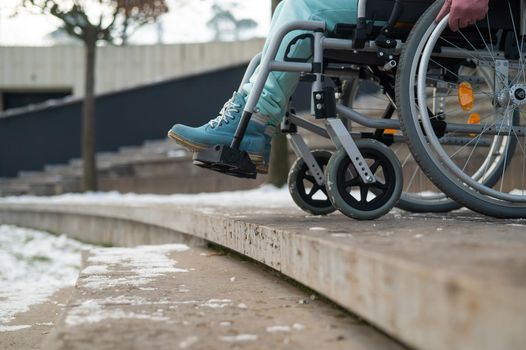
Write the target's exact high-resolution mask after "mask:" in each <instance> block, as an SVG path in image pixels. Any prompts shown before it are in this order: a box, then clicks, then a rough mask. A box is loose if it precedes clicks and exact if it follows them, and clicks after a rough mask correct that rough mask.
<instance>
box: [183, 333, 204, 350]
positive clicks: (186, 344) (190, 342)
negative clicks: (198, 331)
mask: <svg viewBox="0 0 526 350" xmlns="http://www.w3.org/2000/svg"><path fill="white" fill-rule="evenodd" d="M198 341H199V338H198V337H196V336H195V335H192V336H189V337H188V338H186V339H185V340H183V341H181V342H180V343H179V348H180V349H187V348H189V347H190V346H192V345H194V344H195V343H197V342H198Z"/></svg>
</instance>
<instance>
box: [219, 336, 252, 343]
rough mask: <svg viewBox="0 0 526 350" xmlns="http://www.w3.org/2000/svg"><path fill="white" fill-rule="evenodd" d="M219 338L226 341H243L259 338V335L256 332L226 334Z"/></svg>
mask: <svg viewBox="0 0 526 350" xmlns="http://www.w3.org/2000/svg"><path fill="white" fill-rule="evenodd" d="M219 339H221V340H222V341H225V342H242V341H254V340H258V336H257V335H255V334H238V335H225V336H222V337H219Z"/></svg>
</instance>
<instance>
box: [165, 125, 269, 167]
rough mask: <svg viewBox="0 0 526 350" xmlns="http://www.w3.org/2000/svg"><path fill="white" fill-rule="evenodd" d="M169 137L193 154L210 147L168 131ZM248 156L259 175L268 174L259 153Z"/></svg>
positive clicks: (265, 164)
mask: <svg viewBox="0 0 526 350" xmlns="http://www.w3.org/2000/svg"><path fill="white" fill-rule="evenodd" d="M168 137H169V138H170V139H172V140H174V141H175V142H176V143H178V144H180V145H181V146H183V147H185V148H186V149H188V150H189V151H191V152H200V151H203V150H205V149H207V148H208V147H210V146H208V145H204V144H201V143H196V142H192V141H189V140H187V139H185V138H184V137H181V136H179V135H177V134H176V133H174V132H173V131H172V130H170V131H168ZM248 156H249V157H250V160H251V161H252V163H254V165H255V166H256V171H257V172H258V174H268V164H267V163H265V160H264V157H263V155H261V154H257V153H249V154H248Z"/></svg>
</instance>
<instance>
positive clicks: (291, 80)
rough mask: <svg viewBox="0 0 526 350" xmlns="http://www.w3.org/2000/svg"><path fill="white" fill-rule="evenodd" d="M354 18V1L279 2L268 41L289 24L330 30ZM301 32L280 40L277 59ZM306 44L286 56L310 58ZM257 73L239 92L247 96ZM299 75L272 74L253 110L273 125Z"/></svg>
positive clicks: (279, 58)
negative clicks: (300, 22)
mask: <svg viewBox="0 0 526 350" xmlns="http://www.w3.org/2000/svg"><path fill="white" fill-rule="evenodd" d="M356 17H357V0H284V1H282V2H281V3H280V6H279V12H278V13H277V15H275V16H274V17H273V21H272V25H271V29H270V33H269V36H268V38H269V39H270V38H272V37H273V36H274V34H275V33H276V32H277V31H278V30H279V28H280V27H281V26H283V25H285V24H287V23H289V22H291V21H298V20H305V21H324V22H326V23H327V28H328V30H332V29H334V26H335V25H336V24H337V23H353V22H354V21H356ZM300 34H302V32H301V31H295V32H292V33H290V34H288V35H287V36H285V39H284V40H283V43H282V45H281V47H280V49H279V51H278V54H277V57H276V58H277V60H283V59H284V56H285V51H286V49H287V46H288V44H289V43H290V42H291V41H292V40H293V39H294V38H295V37H296V36H298V35H300ZM269 39H267V42H266V43H265V47H264V49H263V55H265V53H266V51H267V47H268V44H269ZM310 54H311V52H310V45H309V43H308V41H307V40H304V41H301V42H299V43H298V44H296V45H295V47H294V48H293V49H292V50H291V52H290V55H291V56H292V57H295V58H306V57H308V56H310ZM257 74H258V71H256V72H255V74H254V75H253V76H252V78H251V79H250V82H249V83H247V84H246V85H245V86H243V89H242V91H243V93H244V94H245V95H248V94H250V92H251V90H252V87H253V85H254V82H255V80H256V78H257ZM298 81H299V73H289V72H273V73H271V74H270V76H269V78H268V80H267V82H266V84H265V88H264V89H263V93H262V94H261V98H260V100H259V102H258V105H257V108H258V110H259V113H261V114H263V115H267V116H269V117H270V118H271V123H272V124H273V125H277V124H278V123H279V122H280V121H281V118H282V117H283V116H284V114H285V109H286V108H287V103H288V100H289V98H290V97H291V96H292V94H293V93H294V91H295V90H296V87H297V86H298Z"/></svg>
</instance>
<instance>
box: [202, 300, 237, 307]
mask: <svg viewBox="0 0 526 350" xmlns="http://www.w3.org/2000/svg"><path fill="white" fill-rule="evenodd" d="M231 305H232V300H230V299H210V300H208V301H207V302H205V303H203V304H201V305H199V306H203V307H209V308H212V309H221V308H224V307H225V306H231Z"/></svg>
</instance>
